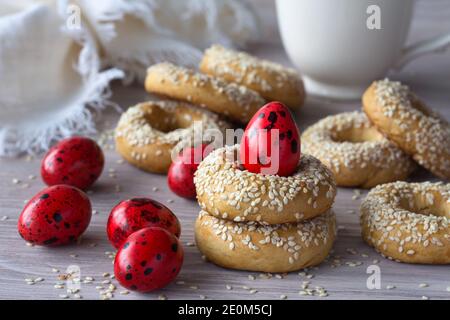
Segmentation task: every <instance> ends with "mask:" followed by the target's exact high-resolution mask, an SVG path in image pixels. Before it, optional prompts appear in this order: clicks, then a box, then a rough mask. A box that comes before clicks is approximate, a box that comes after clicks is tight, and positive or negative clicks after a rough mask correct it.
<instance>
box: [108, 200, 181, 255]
mask: <svg viewBox="0 0 450 320" xmlns="http://www.w3.org/2000/svg"><path fill="white" fill-rule="evenodd" d="M147 227H160V228H163V229H166V230H167V231H169V232H170V233H172V234H173V235H175V236H176V237H177V238H178V237H179V236H180V233H181V228H180V222H179V221H178V218H177V217H176V216H175V215H174V214H173V213H172V211H171V210H170V209H169V208H167V207H166V206H164V205H163V204H161V203H159V202H158V201H155V200H152V199H147V198H133V199H129V200H124V201H121V202H120V203H119V204H118V205H116V206H115V207H114V208H113V209H112V210H111V213H110V215H109V219H108V223H107V226H106V231H107V234H108V238H109V241H110V242H111V244H112V245H113V246H114V247H115V248H119V247H120V246H121V245H122V244H123V242H124V241H125V240H126V239H127V238H128V236H130V235H131V234H132V233H133V232H136V231H138V230H140V229H143V228H147Z"/></svg>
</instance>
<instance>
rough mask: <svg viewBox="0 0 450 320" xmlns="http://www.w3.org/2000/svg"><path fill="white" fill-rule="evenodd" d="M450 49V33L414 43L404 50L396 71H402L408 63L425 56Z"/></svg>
mask: <svg viewBox="0 0 450 320" xmlns="http://www.w3.org/2000/svg"><path fill="white" fill-rule="evenodd" d="M448 48H450V33H449V34H445V35H441V36H437V37H434V38H431V39H427V40H422V41H419V42H416V43H413V44H412V45H410V46H408V47H406V48H404V49H403V51H402V54H401V56H400V59H399V60H398V61H397V63H396V64H395V66H394V69H396V70H400V69H402V68H403V67H404V66H405V65H406V64H407V63H409V62H411V61H412V60H414V59H416V58H418V57H420V56H422V55H424V54H428V53H433V52H434V53H438V52H444V51H445V50H447V49H448Z"/></svg>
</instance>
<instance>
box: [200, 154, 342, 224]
mask: <svg viewBox="0 0 450 320" xmlns="http://www.w3.org/2000/svg"><path fill="white" fill-rule="evenodd" d="M238 154H239V145H234V146H226V147H224V148H220V149H217V150H215V151H213V152H212V153H210V154H209V155H208V156H207V157H206V158H205V159H204V160H203V161H202V162H201V163H200V165H199V167H198V169H197V172H196V173H195V178H194V183H195V187H196V190H197V199H198V202H199V204H200V207H201V208H202V209H203V210H205V211H207V212H209V213H210V214H211V215H214V216H216V217H219V218H221V219H225V220H231V221H234V222H242V221H258V222H265V223H269V224H277V223H288V222H297V221H302V220H305V219H311V218H313V217H315V216H317V215H319V214H322V213H323V212H326V211H327V210H328V209H330V208H331V206H332V204H333V202H334V198H335V196H336V185H335V181H334V178H333V174H332V173H331V171H330V170H329V169H328V168H327V167H326V166H324V165H323V164H322V163H321V162H320V161H319V160H317V159H316V158H314V157H312V156H310V155H307V154H303V155H302V157H301V159H300V163H299V165H298V168H297V171H296V172H295V173H294V174H293V175H292V176H288V177H280V176H277V175H262V174H258V173H252V172H249V171H247V170H244V169H243V168H242V166H241V165H240V164H239V163H238V161H237V159H238Z"/></svg>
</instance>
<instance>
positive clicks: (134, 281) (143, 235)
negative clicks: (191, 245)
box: [114, 228, 184, 292]
mask: <svg viewBox="0 0 450 320" xmlns="http://www.w3.org/2000/svg"><path fill="white" fill-rule="evenodd" d="M183 259H184V251H183V247H182V246H181V243H180V241H179V240H178V238H177V237H175V236H174V235H173V234H172V233H170V232H168V231H167V230H165V229H162V228H144V229H141V230H139V231H136V232H135V233H133V234H131V235H130V236H129V237H128V238H127V240H126V241H125V243H124V244H123V245H122V247H120V249H119V251H118V252H117V254H116V258H115V260H114V274H115V277H116V279H117V281H119V283H120V284H121V285H122V286H124V287H125V288H127V289H130V290H136V291H140V292H149V291H153V290H157V289H161V288H163V287H165V286H167V285H168V284H169V283H170V282H172V281H173V280H174V279H175V278H176V276H177V275H178V272H180V269H181V266H182V264H183Z"/></svg>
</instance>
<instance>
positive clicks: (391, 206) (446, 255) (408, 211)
mask: <svg viewBox="0 0 450 320" xmlns="http://www.w3.org/2000/svg"><path fill="white" fill-rule="evenodd" d="M361 227H362V236H363V238H364V240H365V241H366V242H367V243H368V244H369V245H370V246H372V247H374V248H375V249H376V250H377V251H378V252H380V253H381V254H383V255H384V256H385V257H387V258H389V259H393V260H396V261H399V262H406V263H424V264H450V184H444V183H442V182H438V183H430V182H423V183H407V182H393V183H388V184H384V185H380V186H377V187H376V188H374V189H372V190H371V191H370V192H369V194H368V195H367V197H366V198H365V200H364V201H363V202H362V204H361Z"/></svg>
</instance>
